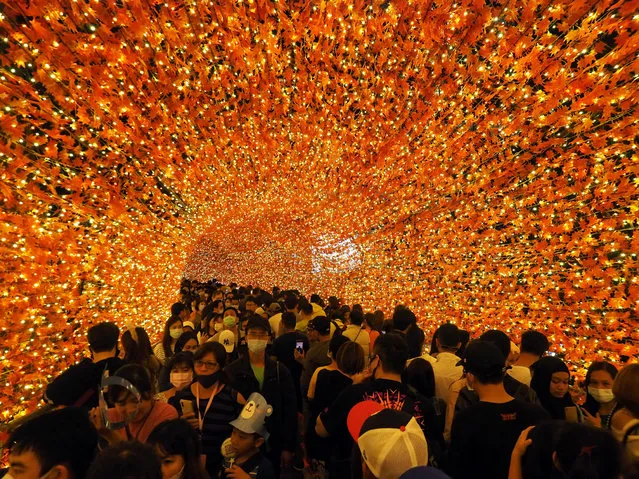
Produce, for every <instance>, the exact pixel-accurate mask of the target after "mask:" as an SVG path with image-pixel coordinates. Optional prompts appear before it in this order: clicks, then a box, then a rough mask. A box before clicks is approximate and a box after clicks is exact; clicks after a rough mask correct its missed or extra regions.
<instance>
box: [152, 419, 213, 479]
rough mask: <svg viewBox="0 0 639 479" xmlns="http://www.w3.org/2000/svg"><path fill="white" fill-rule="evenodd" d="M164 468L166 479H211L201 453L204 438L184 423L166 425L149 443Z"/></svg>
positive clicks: (166, 423)
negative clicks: (201, 442) (201, 443)
mask: <svg viewBox="0 0 639 479" xmlns="http://www.w3.org/2000/svg"><path fill="white" fill-rule="evenodd" d="M147 444H149V445H151V446H153V447H154V449H155V452H156V454H157V455H158V458H159V459H160V463H161V464H162V479H209V475H208V474H207V473H206V472H205V470H204V467H203V461H202V460H201V459H202V456H201V452H200V449H201V448H200V438H199V436H198V434H197V432H196V431H195V429H193V428H192V427H191V426H190V424H189V423H188V422H186V421H185V420H183V419H173V420H171V421H165V422H163V423H162V424H160V425H159V426H157V427H156V428H155V429H154V430H153V432H152V433H151V435H150V436H149V439H148V441H147Z"/></svg>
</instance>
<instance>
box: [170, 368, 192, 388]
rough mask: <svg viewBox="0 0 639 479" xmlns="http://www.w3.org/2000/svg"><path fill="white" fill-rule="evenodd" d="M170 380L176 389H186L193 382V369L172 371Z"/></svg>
mask: <svg viewBox="0 0 639 479" xmlns="http://www.w3.org/2000/svg"><path fill="white" fill-rule="evenodd" d="M169 380H170V381H171V384H173V386H175V389H178V390H180V389H184V388H185V387H187V386H188V385H189V384H191V383H192V382H193V371H189V372H186V373H178V372H175V373H171V374H170V375H169Z"/></svg>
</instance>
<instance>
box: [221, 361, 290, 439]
mask: <svg viewBox="0 0 639 479" xmlns="http://www.w3.org/2000/svg"><path fill="white" fill-rule="evenodd" d="M265 361H266V362H265V365H264V385H263V387H262V390H260V385H259V382H258V381H257V378H256V377H255V374H254V373H253V369H252V368H251V363H250V360H249V356H248V354H247V355H245V356H244V357H242V358H240V359H238V360H237V361H233V362H232V363H231V364H229V365H228V366H226V368H224V371H225V372H226V374H227V375H228V376H229V384H230V385H231V387H232V388H233V389H235V390H236V391H238V392H239V393H240V394H242V396H244V399H246V400H247V401H248V398H249V396H250V395H251V393H254V392H258V393H260V394H261V395H262V396H264V399H266V402H267V403H268V404H270V405H271V406H273V414H271V416H270V417H267V418H266V428H267V430H268V432H269V434H270V437H269V440H268V445H269V448H270V450H271V451H276V452H280V451H282V450H285V451H291V452H294V451H295V450H296V445H297V396H296V393H295V386H294V385H293V378H292V377H291V373H290V372H289V370H288V369H287V367H286V366H284V365H283V364H282V363H280V362H275V361H272V360H271V359H269V358H268V357H266V360H265Z"/></svg>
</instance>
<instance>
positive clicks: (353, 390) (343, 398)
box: [315, 333, 444, 456]
mask: <svg viewBox="0 0 639 479" xmlns="http://www.w3.org/2000/svg"><path fill="white" fill-rule="evenodd" d="M406 361H408V345H407V344H406V340H405V339H404V336H403V335H401V334H398V333H389V334H383V335H381V336H380V337H379V338H377V341H376V342H375V345H374V346H373V353H372V354H371V357H370V365H369V370H370V371H371V373H372V376H371V378H370V379H369V380H366V381H363V382H361V383H359V384H353V385H351V386H348V387H347V388H346V389H344V390H343V391H342V392H341V394H340V395H339V396H338V397H337V399H336V400H335V402H334V403H333V404H332V405H331V406H330V407H329V408H328V409H327V410H325V411H324V412H323V413H322V414H320V416H319V417H318V419H317V423H316V425H315V432H316V433H317V434H318V435H319V436H321V437H331V438H334V440H335V441H340V442H341V441H344V438H345V437H346V438H348V432H347V431H346V429H345V425H346V419H347V417H348V413H349V411H350V410H351V408H353V406H355V405H356V404H357V403H359V402H361V401H366V400H371V401H375V402H377V403H380V404H382V405H384V407H386V408H390V409H395V410H398V411H404V412H405V413H407V414H410V415H412V416H414V417H415V419H416V420H417V422H418V423H419V425H420V427H421V428H422V430H423V431H424V433H425V434H426V437H427V438H428V441H429V444H431V448H432V451H431V452H432V454H433V455H435V456H437V455H439V453H440V452H441V451H442V450H443V442H444V440H443V437H442V436H441V433H439V434H438V433H437V431H438V428H437V421H436V416H435V411H434V409H433V406H432V404H431V403H430V402H429V401H428V400H427V399H425V398H424V397H423V396H421V395H419V393H416V392H415V391H414V390H411V389H409V388H408V387H407V386H406V385H404V384H402V377H401V375H402V372H403V371H404V368H405V366H406ZM351 444H352V442H351ZM345 445H346V444H343V446H341V447H342V448H343V447H344V446H345Z"/></svg>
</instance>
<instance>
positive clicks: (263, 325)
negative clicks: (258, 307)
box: [244, 314, 271, 334]
mask: <svg viewBox="0 0 639 479" xmlns="http://www.w3.org/2000/svg"><path fill="white" fill-rule="evenodd" d="M249 329H263V330H264V331H266V332H267V333H268V334H271V325H270V323H269V322H268V319H264V318H263V317H262V316H260V315H259V314H253V315H251V317H250V318H249V319H248V321H247V322H246V327H245V328H244V331H245V332H246V333H248V331H249Z"/></svg>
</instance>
